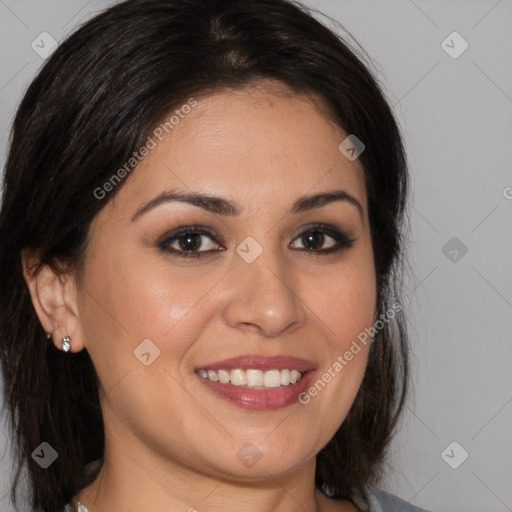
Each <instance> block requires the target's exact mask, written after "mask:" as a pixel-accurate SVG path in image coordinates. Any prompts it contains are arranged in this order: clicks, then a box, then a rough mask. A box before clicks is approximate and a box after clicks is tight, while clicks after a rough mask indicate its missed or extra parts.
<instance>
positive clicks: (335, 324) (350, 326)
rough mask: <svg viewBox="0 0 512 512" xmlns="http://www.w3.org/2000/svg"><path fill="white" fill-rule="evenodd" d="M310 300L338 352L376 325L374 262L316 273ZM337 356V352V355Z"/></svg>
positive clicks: (309, 294)
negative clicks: (366, 329) (372, 263)
mask: <svg viewBox="0 0 512 512" xmlns="http://www.w3.org/2000/svg"><path fill="white" fill-rule="evenodd" d="M308 288H309V291H308V293H307V294H306V295H305V296H306V297H308V299H307V303H308V305H310V307H311V309H312V310H313V311H314V312H315V313H317V314H318V316H319V318H320V319H321V320H322V321H323V323H324V324H325V333H326V337H327V339H328V340H329V344H330V346H331V349H332V350H334V349H336V350H337V352H339V351H340V350H343V349H344V348H345V346H347V344H348V345H350V343H351V341H352V340H354V339H357V336H358V335H359V334H360V333H361V332H363V331H364V330H365V328H368V327H370V326H372V325H373V323H374V321H375V311H376V309H375V308H376V290H377V289H376V281H375V274H374V271H373V267H372V265H371V264H365V263H364V262H363V263H352V264H347V265H345V266H340V267H339V268H338V269H336V270H335V271H332V272H329V271H326V272H324V273H323V274H321V275H318V276H315V282H314V286H311V287H309V286H308ZM336 355H337V354H336Z"/></svg>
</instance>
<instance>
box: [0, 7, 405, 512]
mask: <svg viewBox="0 0 512 512" xmlns="http://www.w3.org/2000/svg"><path fill="white" fill-rule="evenodd" d="M340 27H341V26H340ZM357 54H358V52H357V51H356V50H355V49H354V47H352V46H351V45H350V44H349V43H348V42H347V41H345V40H344V39H342V38H341V37H340V36H339V35H337V34H336V33H335V32H334V31H333V30H331V29H329V28H328V27H327V26H326V25H324V24H322V23H321V22H320V21H318V20H317V19H316V18H315V17H314V14H313V12H312V11H311V10H308V9H307V8H306V7H304V6H302V5H300V4H298V3H297V2H294V1H293V0H131V1H126V2H122V3H119V4H117V5H115V6H113V7H111V8H109V9H107V10H106V11H104V12H103V13H101V14H99V15H97V16H96V17H94V18H93V19H92V20H90V21H89V22H87V23H86V24H85V25H83V26H82V27H81V28H80V29H79V30H77V31H76V32H74V33H73V34H72V35H71V36H70V37H69V38H68V39H67V40H66V41H64V42H63V43H62V44H61V45H60V46H59V47H58V48H57V50H56V51H55V53H54V54H53V55H52V56H51V58H49V59H48V61H47V62H46V64H45V65H44V67H43V68H42V69H41V71H40V72H39V74H38V75H37V77H36V78H35V79H34V80H33V82H32V83H31V85H30V87H29V88H28V90H27V92H26V94H25V96H24V98H23V100H22V102H21V104H20V106H19V109H18V111H17V114H16V118H15V121H14V126H13V131H12V134H11V141H10V142H11V143H10V150H9V155H8V159H7V163H6V167H5V177H4V189H3V197H2V207H1V211H0V239H1V246H0V360H1V363H2V370H3V379H4V394H5V406H6V407H7V409H8V412H9V418H10V422H9V425H10V428H11V430H12V434H13V440H14V443H15V445H14V446H15V450H14V453H15V456H16V467H17V472H16V475H15V478H14V479H13V484H12V489H11V500H12V502H13V503H14V504H15V505H16V501H17V499H16V494H17V493H16V489H17V485H18V481H19V476H20V472H21V470H22V469H23V466H24V465H27V469H28V477H29V486H30V491H31V496H30V503H31V505H32V507H33V508H34V509H35V510H41V511H44V512H56V511H62V510H63V508H64V505H65V504H66V503H68V502H69V501H70V499H71V497H72V496H73V495H74V494H76V493H77V492H78V491H79V490H80V489H82V488H83V487H85V486H86V485H88V484H89V483H91V482H92V481H93V480H94V479H95V477H96V475H97V472H98V470H99V468H96V470H95V471H93V472H92V473H87V472H86V470H85V466H86V465H87V464H88V463H90V462H92V461H95V460H97V459H100V458H101V457H102V456H103V450H104V430H103V420H102V414H101V408H100V402H99V398H98V389H99V381H98V377H97V374H96V372H95V369H94V367H93V364H92V362H91V359H90V357H89V355H88V353H87V350H82V351H81V352H79V353H77V354H71V353H70V354H65V353H63V352H61V351H59V350H58V349H56V348H55V346H54V345H53V343H51V342H50V341H49V340H48V339H47V338H46V334H45V332H44V330H43V328H42V326H41V324H40V322H39V320H38V317H37V315H36V313H35V310H34V307H33V305H32V302H31V297H30V294H29V290H28V287H27V285H26V282H25V280H24V277H23V273H22V266H21V258H20V254H21V251H22V250H23V249H26V248H29V249H32V250H34V251H36V254H37V255H38V258H39V266H38V268H36V269H35V271H37V270H38V269H40V268H41V267H42V266H44V265H50V266H51V267H52V268H54V269H55V270H56V271H59V272H72V273H73V272H76V273H77V275H78V274H79V272H80V270H81V269H82V268H83V263H84V255H85V251H86V248H87V242H88V230H89V227H90V224H91V221H92V220H93V219H94V217H95V216H96V215H97V214H98V212H99V211H100V210H101V209H102V208H103V207H104V206H105V205H106V204H107V202H108V201H109V200H110V199H111V198H112V197H113V196H114V195H115V194H116V193H117V192H118V191H119V190H120V188H121V187H122V186H123V184H124V183H125V182H126V180H127V179H129V177H127V178H125V179H124V180H123V181H122V182H121V183H119V185H118V186H116V187H113V189H112V191H110V192H109V193H107V194H106V196H105V198H104V199H102V200H99V199H98V198H97V195H95V194H94V191H95V190H97V189H98V187H102V186H103V185H104V183H105V182H106V181H107V180H109V178H111V176H112V175H113V173H114V172H116V170H118V169H119V168H120V167H121V166H122V165H123V164H124V163H125V162H126V161H128V160H129V158H130V157H131V156H132V154H133V152H134V151H136V150H137V149H138V148H140V147H141V146H142V145H143V144H144V142H145V141H146V139H147V137H148V134H149V133H151V130H152V129H153V128H154V126H156V125H157V123H159V122H161V120H162V119H163V116H164V115H168V113H169V112H171V110H172V109H173V108H176V107H177V106H179V105H182V104H183V103H184V102H186V99H187V98H190V97H191V96H195V97H199V96H201V95H205V94H209V93H211V92H213V91H215V90H219V89H222V88H240V87H244V86H247V85H251V84H256V83H258V82H259V81H260V80H262V79H274V80H278V81H280V82H282V83H284V84H286V85H287V86H288V87H289V88H290V89H291V90H293V91H294V92H296V93H300V94H307V95H310V96H313V95H315V96H318V97H320V98H322V100H323V101H324V102H325V104H326V105H327V107H328V109H329V113H330V115H331V117H332V118H333V119H334V120H335V121H336V123H337V124H338V125H339V126H340V127H341V128H342V129H343V130H344V131H345V132H346V133H348V134H355V135H356V136H357V137H358V138H359V139H360V140H361V141H363V142H364V144H365V146H366V149H365V151H364V152H363V153H362V154H361V155H360V157H359V160H360V162H361V165H362V166H363V168H364V173H365V182H366V188H367V199H368V212H369V221H370V228H371V237H372V244H373V248H374V262H375V269H376V274H377V285H378V297H377V304H378V310H379V313H380V315H384V314H385V313H386V312H387V311H388V310H389V309H390V307H391V304H393V303H395V302H397V301H399V299H400V289H401V282H400V281H401V269H402V267H403V262H404V261H405V259H404V257H403V254H404V252H405V251H404V249H405V246H404V244H403V241H404V237H403V233H404V232H405V229H404V227H405V221H406V220H407V218H406V209H405V207H406V196H407V188H408V177H407V165H406V157H405V151H404V148H403V143H402V139H401V134H400V131H399V128H398V126H397V123H396V120H395V118H394V116H393V113H392V111H391V108H390V106H389V104H388V102H387V100H386V99H385V97H384V94H383V92H382V90H381V88H380V86H379V85H378V81H377V79H376V78H375V74H374V73H373V72H372V71H370V66H369V65H367V64H365V63H364V62H363V58H362V56H361V54H360V55H359V56H357ZM134 172H136V170H135V171H134ZM407 382H408V344H407V332H406V322H405V317H404V314H403V311H400V312H397V313H396V316H395V318H394V319H393V320H392V321H389V322H386V323H385V325H384V327H383V328H382V329H380V330H379V331H378V333H377V335H376V339H375V342H374V343H373V344H372V345H371V349H370V354H369V362H368V366H367V371H366V374H365V377H364V380H363V383H362V386H361V388H360V390H359V393H358V394H357V397H356V399H355V402H354V404H353V406H352V408H351V410H350V412H349V414H348V416H347V418H346V419H345V421H344V422H343V424H342V425H341V427H340V428H339V430H338V431H337V433H336V434H335V436H334V437H333V439H332V440H331V441H330V442H329V443H328V444H327V445H326V446H325V447H324V449H322V450H321V452H320V453H319V454H318V455H317V471H316V484H317V486H318V487H319V488H320V489H322V490H323V491H324V492H328V493H329V494H331V495H332V496H333V497H335V498H340V499H341V498H350V497H351V496H352V493H353V492H355V491H357V490H358V489H359V490H361V489H363V486H364V485H366V484H372V483H375V482H377V481H378V479H379V478H380V475H381V472H382V464H383V461H384V458H385V455H386V449H387V447H388V444H389V441H390V439H391V436H392V434H393V432H394V430H395V427H396V425H397V420H398V418H399V415H400V412H401V410H402V408H403V406H404V400H405V397H406V394H407V388H408V385H407ZM43 441H46V442H48V443H49V444H50V445H51V446H52V447H53V448H54V449H55V450H56V451H57V453H58V454H59V457H58V459H57V460H56V461H55V462H54V463H53V464H52V465H51V466H50V467H49V468H47V469H42V468H41V467H40V466H39V465H38V464H36V463H35V462H34V461H33V460H32V458H31V454H32V452H33V451H34V449H35V448H36V447H37V446H39V445H40V443H41V442H43Z"/></svg>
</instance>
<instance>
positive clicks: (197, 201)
mask: <svg viewBox="0 0 512 512" xmlns="http://www.w3.org/2000/svg"><path fill="white" fill-rule="evenodd" d="M171 201H180V202H182V203H187V204H191V205H193V206H198V207H199V208H202V209H203V210H206V211H208V212H211V213H214V214H217V215H226V216H236V215H240V213H241V212H242V208H241V207H240V206H239V205H238V204H237V203H234V202H231V201H228V200H227V199H223V198H221V197H214V196H208V195H205V194H199V193H189V192H183V191H180V190H166V191H164V192H162V193H161V194H159V195H158V196H156V197H154V198H153V199H151V200H149V201H147V202H145V203H143V204H142V205H141V206H140V207H139V208H138V209H137V211H136V212H135V214H134V215H133V216H132V218H131V221H132V222H134V221H136V220H137V219H138V218H140V217H142V216H143V215H144V214H146V213H147V212H149V211H150V210H152V209H153V208H156V207H157V206H159V205H161V204H164V203H168V202H171ZM335 201H346V202H348V203H349V204H352V205H354V206H355V207H356V208H357V209H358V210H359V214H360V216H361V219H363V218H364V210H363V207H362V205H361V203H360V202H359V201H358V200H357V199H356V198H355V197H353V196H352V195H350V194H349V193H348V192H346V191H344V190H341V189H340V190H332V191H330V192H321V193H318V194H312V195H304V196H301V197H299V198H298V199H297V200H296V201H295V202H294V203H293V205H292V206H291V208H290V209H289V211H288V212H287V213H288V214H298V213H302V212H306V211H309V210H313V209H315V208H321V207H322V206H325V205H327V204H330V203H333V202H335Z"/></svg>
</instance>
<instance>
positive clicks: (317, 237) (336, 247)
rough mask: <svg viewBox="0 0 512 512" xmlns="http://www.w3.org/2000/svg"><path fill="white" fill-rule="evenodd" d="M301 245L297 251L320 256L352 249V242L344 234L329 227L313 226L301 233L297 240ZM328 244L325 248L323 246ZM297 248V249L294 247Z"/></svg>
mask: <svg viewBox="0 0 512 512" xmlns="http://www.w3.org/2000/svg"><path fill="white" fill-rule="evenodd" d="M296 240H297V242H300V243H301V244H302V247H298V248H299V249H302V250H305V251H314V252H317V253H320V254H326V253H331V252H336V251H340V250H342V249H346V248H349V247H352V245H353V243H354V240H353V239H351V238H350V237H349V236H348V235H347V234H346V233H344V232H343V231H340V230H339V229H337V228H334V227H330V226H322V225H320V226H313V227H310V228H309V229H308V230H306V231H303V232H302V233H301V234H300V235H299V236H298V237H297V238H296ZM326 243H327V244H328V245H327V246H326V245H325V244H326ZM294 248H297V247H294Z"/></svg>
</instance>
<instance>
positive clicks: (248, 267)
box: [224, 251, 307, 338]
mask: <svg viewBox="0 0 512 512" xmlns="http://www.w3.org/2000/svg"><path fill="white" fill-rule="evenodd" d="M265 252H266V254H265ZM264 255H265V256H264ZM233 270H234V271H232V272H230V277H229V279H230V284H229V286H230V291H229V294H228V297H227V302H226V306H225V308H224V317H225V321H226V323H227V324H228V325H229V326H230V327H233V328H236V329H241V330H247V331H255V332H258V333H260V334H261V335H262V336H265V337H268V338H275V337H278V336H280V335H282V334H283V333H285V332H286V333H288V332H292V331H294V330H296V329H298V328H300V327H302V326H303V325H305V323H306V319H307V314H306V309H305V305H304V302H303V298H302V297H300V294H301V290H300V288H299V283H298V282H297V279H294V278H293V274H294V273H293V271H292V269H290V267H289V265H288V267H287V265H286V262H283V261H282V260H279V258H278V257H273V256H272V255H270V254H269V251H264V253H263V254H262V255H261V256H260V257H259V258H258V259H257V260H256V261H254V262H252V263H246V262H245V261H243V260H242V259H241V258H239V259H238V260H237V261H236V262H235V268H234V269H233Z"/></svg>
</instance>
